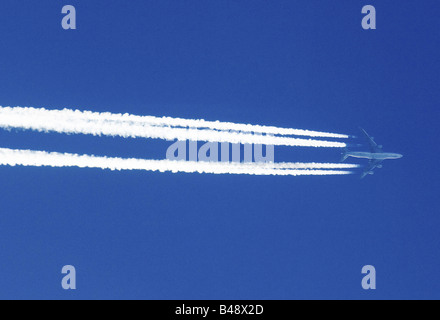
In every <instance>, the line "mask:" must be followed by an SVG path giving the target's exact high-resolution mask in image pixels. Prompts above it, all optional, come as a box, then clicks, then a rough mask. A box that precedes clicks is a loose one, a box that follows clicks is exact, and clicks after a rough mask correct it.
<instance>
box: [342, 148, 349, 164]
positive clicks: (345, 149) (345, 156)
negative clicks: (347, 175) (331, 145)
mask: <svg viewBox="0 0 440 320" xmlns="http://www.w3.org/2000/svg"><path fill="white" fill-rule="evenodd" d="M347 158H348V149H347V148H344V151H342V156H341V162H344V161H345V160H346V159H347Z"/></svg>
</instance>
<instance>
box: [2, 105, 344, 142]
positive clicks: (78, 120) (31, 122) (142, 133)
mask: <svg viewBox="0 0 440 320" xmlns="http://www.w3.org/2000/svg"><path fill="white" fill-rule="evenodd" d="M143 118H146V119H149V120H146V121H141V120H140V119H143ZM135 119H137V120H136V121H135ZM151 119H156V120H157V121H156V122H154V121H153V122H152V121H151ZM168 120H170V121H169V122H167V121H168ZM171 120H172V121H171ZM179 121H180V120H178V119H177V120H176V119H172V118H155V117H140V116H133V115H121V114H119V115H118V114H111V113H94V112H89V111H78V110H76V111H75V110H69V109H64V110H46V109H43V108H41V109H36V108H21V107H15V108H10V107H0V127H1V128H5V129H12V128H16V129H28V130H35V131H40V132H58V133H67V134H69V133H74V134H91V135H108V136H120V137H132V138H157V139H166V140H174V139H178V140H192V141H209V142H229V143H242V144H263V145H284V146H304V147H333V148H343V147H346V144H345V143H343V142H333V141H321V140H314V139H300V138H292V137H280V136H273V135H262V134H261V131H262V130H260V133H259V134H253V133H251V132H244V133H243V132H233V131H232V132H230V131H218V130H214V129H213V128H210V129H201V126H199V127H197V128H193V127H187V128H176V127H173V126H174V125H175V123H178V122H179ZM183 121H184V122H182V123H181V124H184V123H186V122H185V121H188V122H189V123H192V122H194V121H195V122H198V121H202V123H205V122H206V121H203V120H183ZM209 123H211V124H212V123H214V124H216V126H217V127H218V128H220V127H222V128H223V127H224V128H226V127H228V124H226V123H220V122H209ZM237 126H238V127H236V128H239V127H240V126H248V125H238V124H237ZM212 127H214V126H212ZM256 127H257V128H262V127H260V126H256ZM230 128H231V127H229V129H230ZM269 128H273V127H269ZM292 130H293V129H292ZM273 131H274V130H272V131H271V134H273ZM266 133H267V132H266ZM277 134H280V132H278V133H277Z"/></svg>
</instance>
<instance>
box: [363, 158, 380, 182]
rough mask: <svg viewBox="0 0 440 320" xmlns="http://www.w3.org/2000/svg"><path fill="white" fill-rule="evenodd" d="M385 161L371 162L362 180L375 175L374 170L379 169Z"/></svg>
mask: <svg viewBox="0 0 440 320" xmlns="http://www.w3.org/2000/svg"><path fill="white" fill-rule="evenodd" d="M382 161H383V160H370V162H369V163H368V167H367V168H366V169H365V170H364V172H363V173H362V175H361V179H362V178H365V176H366V175H367V174H373V173H374V169H376V168H377V167H380V164H381V163H382Z"/></svg>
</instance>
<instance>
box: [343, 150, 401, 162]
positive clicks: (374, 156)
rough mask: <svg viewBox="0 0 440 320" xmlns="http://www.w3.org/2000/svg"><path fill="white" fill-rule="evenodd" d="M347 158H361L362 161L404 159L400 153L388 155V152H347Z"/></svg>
mask: <svg viewBox="0 0 440 320" xmlns="http://www.w3.org/2000/svg"><path fill="white" fill-rule="evenodd" d="M347 156H349V157H353V158H360V159H370V160H389V159H400V158H402V157H403V156H402V155H401V154H399V153H388V152H378V153H372V152H357V151H350V152H347Z"/></svg>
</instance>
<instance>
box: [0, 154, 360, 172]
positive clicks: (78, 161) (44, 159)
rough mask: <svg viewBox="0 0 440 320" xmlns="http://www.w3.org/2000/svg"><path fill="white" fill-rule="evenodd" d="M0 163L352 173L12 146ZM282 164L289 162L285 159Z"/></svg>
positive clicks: (8, 164) (189, 169)
mask: <svg viewBox="0 0 440 320" xmlns="http://www.w3.org/2000/svg"><path fill="white" fill-rule="evenodd" d="M0 165H7V166H34V167H42V166H46V167H79V168H99V169H109V170H144V171H160V172H167V171H168V172H173V173H176V172H186V173H211V174H247V175H280V176H303V175H315V176H318V175H319V176H322V175H347V174H351V173H352V172H350V171H345V170H313V169H306V167H304V169H290V168H286V169H284V170H280V169H277V168H276V166H270V165H268V164H264V165H265V166H262V165H263V164H262V163H222V162H194V161H172V160H145V159H124V158H109V157H98V156H93V155H78V154H70V153H56V152H46V151H32V150H14V149H6V148H0ZM284 165H286V166H289V164H288V163H286V164H284ZM292 165H293V164H292ZM293 167H295V166H293ZM324 167H326V166H324ZM309 168H313V167H309Z"/></svg>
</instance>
